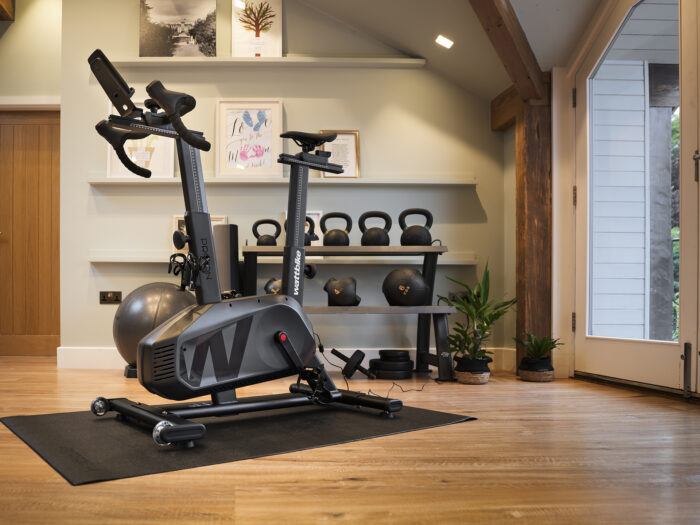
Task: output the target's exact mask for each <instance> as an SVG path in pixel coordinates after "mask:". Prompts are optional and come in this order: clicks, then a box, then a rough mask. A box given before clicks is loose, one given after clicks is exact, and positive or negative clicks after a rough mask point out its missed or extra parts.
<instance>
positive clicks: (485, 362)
mask: <svg viewBox="0 0 700 525" xmlns="http://www.w3.org/2000/svg"><path fill="white" fill-rule="evenodd" d="M492 361H493V359H491V358H490V357H488V358H486V359H470V358H469V357H455V370H454V373H455V379H456V380H457V381H458V382H460V383H462V384H465V385H485V384H486V383H488V382H489V377H491V370H490V369H489V363H490V362H492Z"/></svg>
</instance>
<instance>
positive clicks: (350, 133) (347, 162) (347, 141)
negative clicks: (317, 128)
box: [321, 129, 360, 178]
mask: <svg viewBox="0 0 700 525" xmlns="http://www.w3.org/2000/svg"><path fill="white" fill-rule="evenodd" d="M321 133H337V134H338V136H337V137H336V139H335V140H334V141H333V142H327V143H325V144H324V145H323V146H321V149H322V150H324V151H330V152H331V158H330V162H333V163H334V164H340V165H341V166H342V167H343V173H337V174H336V173H327V172H325V171H324V172H322V176H323V177H349V178H352V177H359V176H360V132H359V131H358V130H348V129H345V130H334V129H322V130H321Z"/></svg>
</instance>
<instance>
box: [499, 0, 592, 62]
mask: <svg viewBox="0 0 700 525" xmlns="http://www.w3.org/2000/svg"><path fill="white" fill-rule="evenodd" d="M510 3H511V5H512V6H513V11H515V14H516V15H517V16H518V20H519V21H520V25H521V26H522V28H523V31H525V34H526V35H527V40H528V42H530V47H531V48H532V51H533V52H534V53H535V56H536V57H537V62H538V63H539V64H540V68H541V69H542V71H551V70H552V67H554V66H564V65H566V63H567V62H568V59H569V56H570V55H571V53H572V51H573V49H574V46H575V45H576V41H577V40H578V39H579V38H580V37H581V35H582V34H583V32H584V30H585V29H586V25H587V23H588V21H589V20H590V19H591V18H592V17H593V14H594V13H595V10H596V8H597V7H598V5H599V4H600V0H511V1H510Z"/></svg>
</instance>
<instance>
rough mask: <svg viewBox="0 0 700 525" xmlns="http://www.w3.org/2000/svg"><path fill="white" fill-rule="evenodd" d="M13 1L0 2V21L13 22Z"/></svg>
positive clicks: (2, 0) (4, 0)
mask: <svg viewBox="0 0 700 525" xmlns="http://www.w3.org/2000/svg"><path fill="white" fill-rule="evenodd" d="M14 19H15V6H14V0H0V20H10V21H11V20H14Z"/></svg>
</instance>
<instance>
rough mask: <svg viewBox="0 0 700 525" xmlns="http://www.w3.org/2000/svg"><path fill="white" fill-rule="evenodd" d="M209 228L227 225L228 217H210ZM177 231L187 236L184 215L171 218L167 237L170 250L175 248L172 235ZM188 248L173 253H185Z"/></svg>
mask: <svg viewBox="0 0 700 525" xmlns="http://www.w3.org/2000/svg"><path fill="white" fill-rule="evenodd" d="M210 219H211V226H212V228H213V227H214V225H216V224H228V216H226V215H211V216H210ZM177 230H180V231H181V232H182V233H184V234H187V231H186V228H185V216H184V215H173V217H172V223H171V227H170V236H169V237H168V245H169V246H170V248H171V249H175V246H173V241H172V238H173V233H174V232H176V231H177ZM188 251H189V250H188V247H185V248H183V249H182V250H175V252H173V253H187V252H188Z"/></svg>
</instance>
